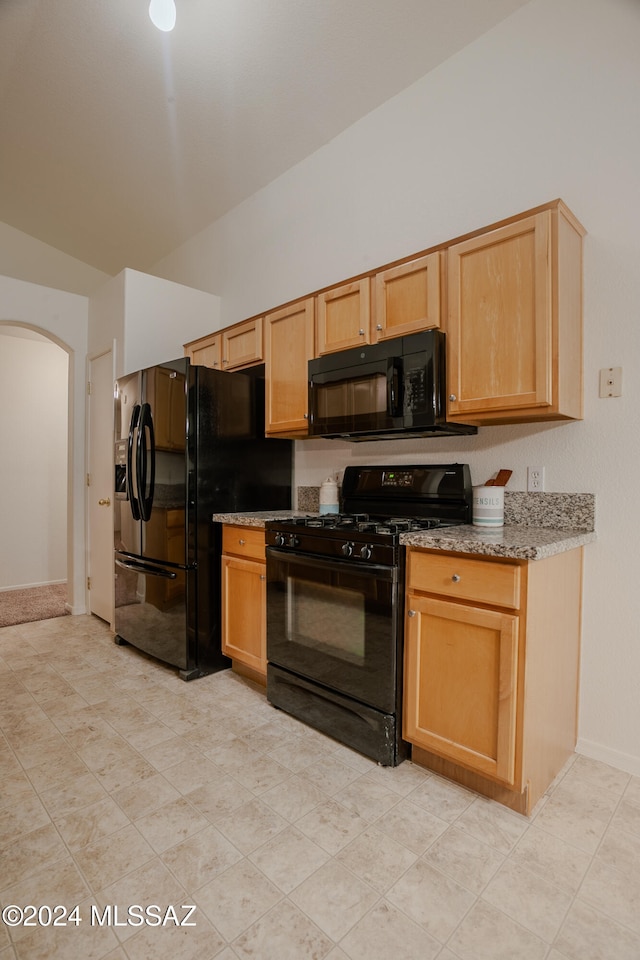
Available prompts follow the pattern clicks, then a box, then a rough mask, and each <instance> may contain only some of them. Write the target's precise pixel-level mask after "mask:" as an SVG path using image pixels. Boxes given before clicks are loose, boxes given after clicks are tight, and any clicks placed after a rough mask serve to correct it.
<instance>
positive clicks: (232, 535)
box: [222, 524, 265, 560]
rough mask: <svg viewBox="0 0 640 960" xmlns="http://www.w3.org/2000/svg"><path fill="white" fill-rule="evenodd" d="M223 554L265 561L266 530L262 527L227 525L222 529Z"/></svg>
mask: <svg viewBox="0 0 640 960" xmlns="http://www.w3.org/2000/svg"><path fill="white" fill-rule="evenodd" d="M222 552H223V553H226V554H233V555H234V556H236V557H250V558H251V559H253V560H265V546H264V530H263V529H262V528H261V527H235V526H231V525H230V524H225V525H224V527H223V529H222Z"/></svg>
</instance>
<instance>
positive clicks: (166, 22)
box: [149, 0, 176, 33]
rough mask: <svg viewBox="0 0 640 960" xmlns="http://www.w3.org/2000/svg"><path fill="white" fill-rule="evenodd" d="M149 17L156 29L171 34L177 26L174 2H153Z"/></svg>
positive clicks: (152, 0)
mask: <svg viewBox="0 0 640 960" xmlns="http://www.w3.org/2000/svg"><path fill="white" fill-rule="evenodd" d="M149 16H150V17H151V23H152V24H153V25H154V27H157V28H158V30H162V31H163V32H164V33H169V31H170V30H173V28H174V27H175V25H176V5H175V3H174V2H173V0H151V3H150V4H149Z"/></svg>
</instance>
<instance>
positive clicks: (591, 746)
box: [576, 737, 640, 777]
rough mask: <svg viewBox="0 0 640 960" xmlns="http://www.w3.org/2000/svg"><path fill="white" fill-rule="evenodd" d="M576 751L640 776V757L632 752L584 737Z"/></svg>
mask: <svg viewBox="0 0 640 960" xmlns="http://www.w3.org/2000/svg"><path fill="white" fill-rule="evenodd" d="M576 753H579V754H581V755H582V756H583V757H589V759H590V760H599V761H600V762H601V763H608V764H609V766H610V767H615V768H616V770H624V772H625V773H631V774H633V776H634V777H640V757H635V756H634V755H633V754H631V753H623V752H622V751H621V750H612V749H611V747H605V746H604V744H602V743H595V742H594V741H593V740H585V739H584V738H582V737H581V738H580V739H579V740H578V742H577V744H576Z"/></svg>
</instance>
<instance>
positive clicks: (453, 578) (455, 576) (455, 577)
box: [451, 573, 460, 583]
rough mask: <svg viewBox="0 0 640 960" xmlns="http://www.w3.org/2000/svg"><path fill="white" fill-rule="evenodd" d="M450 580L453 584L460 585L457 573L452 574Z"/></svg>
mask: <svg viewBox="0 0 640 960" xmlns="http://www.w3.org/2000/svg"><path fill="white" fill-rule="evenodd" d="M451 579H452V580H453V582H454V583H460V574H459V573H454V575H453V576H452V577H451Z"/></svg>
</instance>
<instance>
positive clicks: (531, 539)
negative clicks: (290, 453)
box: [212, 510, 596, 560]
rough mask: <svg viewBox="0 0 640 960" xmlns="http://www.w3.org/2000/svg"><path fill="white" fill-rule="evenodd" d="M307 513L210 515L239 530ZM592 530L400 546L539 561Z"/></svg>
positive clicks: (429, 537) (470, 536)
mask: <svg viewBox="0 0 640 960" xmlns="http://www.w3.org/2000/svg"><path fill="white" fill-rule="evenodd" d="M310 515H311V511H300V510H265V511H262V512H260V511H254V512H246V513H214V514H213V518H212V519H213V520H214V521H215V522H216V523H232V524H236V525H238V526H242V527H264V525H265V523H266V521H267V520H285V519H288V518H289V517H307V516H310ZM595 539H596V534H595V532H594V531H590V530H574V529H570V528H556V527H537V526H528V525H525V524H517V523H514V524H506V525H505V526H504V527H501V528H500V529H498V530H483V529H481V528H480V527H473V526H458V527H444V528H442V529H440V530H424V531H422V532H421V533H402V534H400V543H402V544H404V545H405V546H411V547H422V548H423V549H425V550H449V551H451V552H453V553H466V554H475V555H477V556H483V557H502V558H504V559H508V560H543V559H544V558H545V557H552V556H554V554H556V553H563V552H564V551H565V550H573V549H575V548H576V547H582V546H584V545H585V544H587V543H592V542H593V541H594V540H595Z"/></svg>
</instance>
